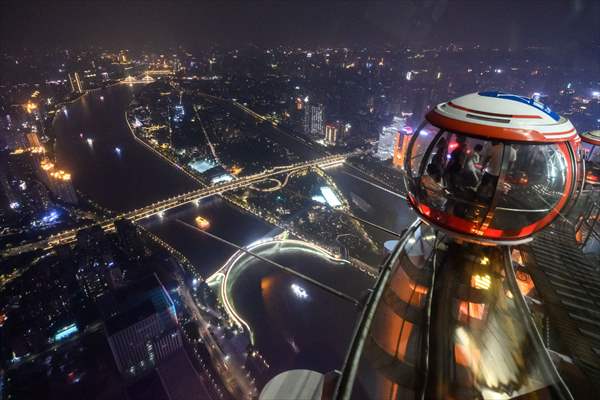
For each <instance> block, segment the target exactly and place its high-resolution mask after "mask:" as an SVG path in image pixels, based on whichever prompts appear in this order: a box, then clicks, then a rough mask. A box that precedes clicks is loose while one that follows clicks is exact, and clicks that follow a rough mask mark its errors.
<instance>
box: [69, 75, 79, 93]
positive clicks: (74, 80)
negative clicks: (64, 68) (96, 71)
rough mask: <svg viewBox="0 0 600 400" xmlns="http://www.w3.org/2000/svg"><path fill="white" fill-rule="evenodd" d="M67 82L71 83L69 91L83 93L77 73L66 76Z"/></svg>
mask: <svg viewBox="0 0 600 400" xmlns="http://www.w3.org/2000/svg"><path fill="white" fill-rule="evenodd" d="M68 76H69V82H70V83H71V90H72V91H73V92H75V93H83V83H82V82H81V78H80V77H79V74H78V73H77V72H73V73H72V74H68Z"/></svg>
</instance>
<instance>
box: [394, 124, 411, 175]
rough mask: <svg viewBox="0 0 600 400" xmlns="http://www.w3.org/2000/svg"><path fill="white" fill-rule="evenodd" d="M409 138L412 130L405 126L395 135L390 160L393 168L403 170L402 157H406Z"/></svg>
mask: <svg viewBox="0 0 600 400" xmlns="http://www.w3.org/2000/svg"><path fill="white" fill-rule="evenodd" d="M411 137H412V128H410V127H408V126H405V127H404V128H403V129H402V130H401V131H400V132H398V134H397V135H396V140H395V142H394V158H393V159H392V164H393V165H394V167H396V168H400V169H402V168H404V156H405V155H406V149H407V148H408V144H409V143H410V138H411Z"/></svg>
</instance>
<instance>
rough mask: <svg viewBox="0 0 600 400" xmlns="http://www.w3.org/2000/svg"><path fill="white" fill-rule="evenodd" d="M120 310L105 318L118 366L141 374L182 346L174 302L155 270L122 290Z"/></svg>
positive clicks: (127, 372)
mask: <svg viewBox="0 0 600 400" xmlns="http://www.w3.org/2000/svg"><path fill="white" fill-rule="evenodd" d="M123 295H124V296H123V298H121V299H119V304H121V310H120V311H119V312H118V313H117V314H116V315H113V316H112V317H109V318H108V319H107V320H106V321H105V322H104V325H105V328H106V329H105V332H106V335H107V337H108V343H109V345H110V348H111V351H112V353H113V357H114V359H115V363H116V364H117V369H118V370H119V372H120V373H121V374H122V375H124V376H126V377H131V378H132V377H138V376H141V375H144V374H145V373H146V372H148V371H150V370H152V369H153V368H154V367H156V366H157V364H159V363H160V361H162V360H164V359H166V358H167V357H168V356H169V355H171V354H173V353H175V352H176V351H177V350H179V349H181V348H182V347H183V341H182V338H181V333H180V331H179V325H178V323H177V316H176V313H175V305H174V303H173V300H171V297H170V296H169V294H168V292H167V291H166V289H165V287H164V286H163V285H162V283H161V282H160V280H159V279H158V277H157V276H156V275H155V274H153V275H150V276H148V277H146V278H144V279H142V280H141V281H138V282H136V283H135V284H133V285H132V286H130V287H128V288H126V289H124V290H123Z"/></svg>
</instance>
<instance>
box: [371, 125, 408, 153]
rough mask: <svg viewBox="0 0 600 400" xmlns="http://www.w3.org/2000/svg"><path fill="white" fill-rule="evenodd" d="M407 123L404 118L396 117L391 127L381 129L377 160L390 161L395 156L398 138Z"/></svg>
mask: <svg viewBox="0 0 600 400" xmlns="http://www.w3.org/2000/svg"><path fill="white" fill-rule="evenodd" d="M405 123H406V120H405V119H404V118H400V117H394V119H393V121H392V123H391V124H390V125H388V126H384V127H383V128H381V133H380V134H379V142H378V144H377V154H376V156H377V158H379V159H380V160H389V159H390V158H392V157H393V156H394V145H395V143H396V136H398V135H399V134H400V131H401V130H402V128H403V127H404V125H405Z"/></svg>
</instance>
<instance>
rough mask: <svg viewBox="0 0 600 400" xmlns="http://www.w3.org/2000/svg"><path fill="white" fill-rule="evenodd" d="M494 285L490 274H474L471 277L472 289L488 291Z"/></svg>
mask: <svg viewBox="0 0 600 400" xmlns="http://www.w3.org/2000/svg"><path fill="white" fill-rule="evenodd" d="M491 285H492V278H491V277H490V276H489V275H488V274H481V275H479V274H474V275H472V276H471V287H474V288H475V289H482V290H488V289H489V288H490V286H491Z"/></svg>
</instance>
